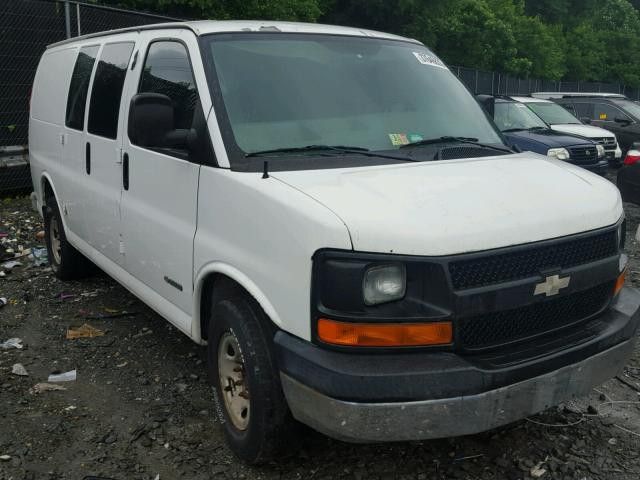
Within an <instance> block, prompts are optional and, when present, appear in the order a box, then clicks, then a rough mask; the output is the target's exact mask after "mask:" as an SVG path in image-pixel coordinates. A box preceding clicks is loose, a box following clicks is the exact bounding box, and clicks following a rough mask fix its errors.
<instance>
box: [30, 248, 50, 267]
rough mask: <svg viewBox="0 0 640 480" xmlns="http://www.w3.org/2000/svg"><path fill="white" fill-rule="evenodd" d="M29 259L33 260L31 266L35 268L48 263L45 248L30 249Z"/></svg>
mask: <svg viewBox="0 0 640 480" xmlns="http://www.w3.org/2000/svg"><path fill="white" fill-rule="evenodd" d="M31 258H32V259H33V264H34V265H35V266H36V267H42V266H44V265H47V264H48V263H49V258H48V256H47V249H46V248H32V249H31Z"/></svg>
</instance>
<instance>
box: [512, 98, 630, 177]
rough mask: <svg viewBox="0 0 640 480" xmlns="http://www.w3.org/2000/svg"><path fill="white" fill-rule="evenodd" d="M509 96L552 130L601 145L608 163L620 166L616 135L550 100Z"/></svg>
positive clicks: (620, 155) (620, 158) (619, 152)
mask: <svg viewBox="0 0 640 480" xmlns="http://www.w3.org/2000/svg"><path fill="white" fill-rule="evenodd" d="M511 98H512V99H513V100H515V101H516V102H520V103H524V104H525V105H526V106H527V107H529V108H530V109H531V110H533V112H534V113H535V114H536V115H538V116H539V117H540V118H541V119H542V120H544V121H545V123H546V124H548V125H549V126H550V127H551V128H552V129H553V130H557V131H559V132H564V133H568V134H570V135H579V136H581V137H586V138H589V139H591V140H593V141H594V142H596V143H599V144H600V145H602V146H603V147H604V154H605V157H606V158H607V160H608V162H609V165H611V166H620V165H621V164H622V150H621V149H620V147H619V146H618V141H617V139H616V136H615V135H614V134H613V133H611V132H610V131H608V130H605V129H604V128H600V127H596V126H594V125H585V124H584V123H582V122H581V121H580V120H579V119H578V118H577V117H576V116H575V115H573V114H572V113H571V112H570V111H569V110H568V109H566V108H563V107H562V106H561V105H559V104H557V103H555V102H552V101H551V100H544V99H542V98H534V97H516V96H513V97H511Z"/></svg>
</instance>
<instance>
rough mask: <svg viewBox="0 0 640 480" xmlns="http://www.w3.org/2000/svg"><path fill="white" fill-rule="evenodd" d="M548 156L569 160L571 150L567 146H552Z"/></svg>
mask: <svg viewBox="0 0 640 480" xmlns="http://www.w3.org/2000/svg"><path fill="white" fill-rule="evenodd" d="M547 157H551V158H557V159H558V160H569V151H568V150H567V149H566V148H551V149H549V151H548V152H547Z"/></svg>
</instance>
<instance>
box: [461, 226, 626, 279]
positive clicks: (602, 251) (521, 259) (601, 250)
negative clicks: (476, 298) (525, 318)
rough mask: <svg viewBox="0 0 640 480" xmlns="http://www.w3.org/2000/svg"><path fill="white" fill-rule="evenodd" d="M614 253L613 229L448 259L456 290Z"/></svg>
mask: <svg viewBox="0 0 640 480" xmlns="http://www.w3.org/2000/svg"><path fill="white" fill-rule="evenodd" d="M617 253H618V242H617V239H616V231H615V230H609V231H606V232H601V233H596V234H593V235H589V236H583V237H580V238H568V239H566V240H557V241H554V242H551V243H548V242H545V243H544V244H541V245H540V244H539V245H535V244H532V245H530V246H523V247H522V248H520V249H517V250H513V251H510V252H506V253H500V251H497V252H496V253H493V254H491V253H489V254H487V255H486V256H481V257H476V258H470V259H466V260H457V261H452V262H451V263H449V273H450V274H451V281H452V283H453V287H454V289H456V290H463V289H467V288H475V287H484V286H487V285H493V284H496V283H503V282H509V281H513V280H519V279H522V278H528V277H532V276H536V275H540V272H541V271H544V270H550V269H566V268H570V267H575V266H577V265H582V264H585V263H590V262H595V261H597V260H601V259H603V258H607V257H611V256H613V255H616V254H617Z"/></svg>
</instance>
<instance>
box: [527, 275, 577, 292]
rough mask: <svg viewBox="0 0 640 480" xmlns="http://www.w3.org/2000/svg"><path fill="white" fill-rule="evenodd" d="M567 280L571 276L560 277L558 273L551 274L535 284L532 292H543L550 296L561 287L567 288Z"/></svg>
mask: <svg viewBox="0 0 640 480" xmlns="http://www.w3.org/2000/svg"><path fill="white" fill-rule="evenodd" d="M569 280H571V277H565V278H560V275H551V276H549V277H547V278H545V279H544V282H542V283H538V284H537V285H536V289H535V291H534V292H533V294H534V295H542V294H543V293H544V294H545V295H546V296H547V297H552V296H553V295H557V294H558V293H560V290H562V289H563V288H567V287H568V286H569Z"/></svg>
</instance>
